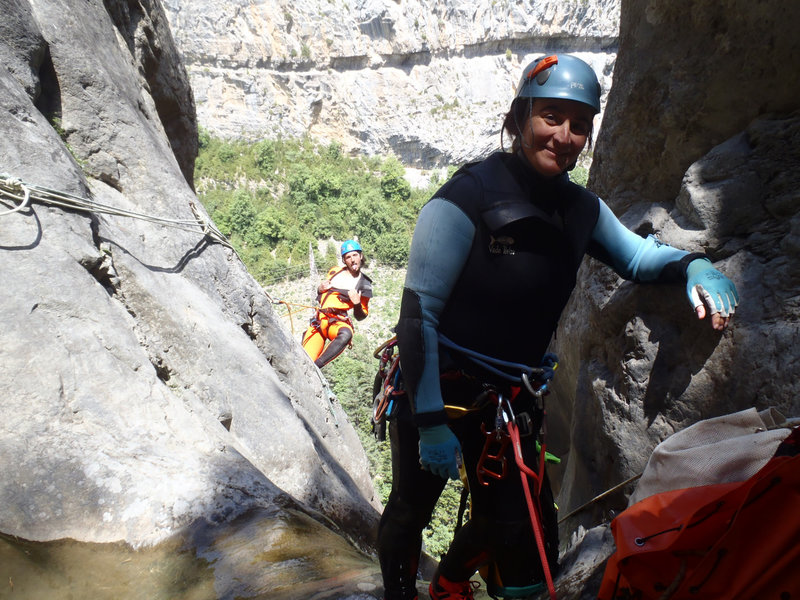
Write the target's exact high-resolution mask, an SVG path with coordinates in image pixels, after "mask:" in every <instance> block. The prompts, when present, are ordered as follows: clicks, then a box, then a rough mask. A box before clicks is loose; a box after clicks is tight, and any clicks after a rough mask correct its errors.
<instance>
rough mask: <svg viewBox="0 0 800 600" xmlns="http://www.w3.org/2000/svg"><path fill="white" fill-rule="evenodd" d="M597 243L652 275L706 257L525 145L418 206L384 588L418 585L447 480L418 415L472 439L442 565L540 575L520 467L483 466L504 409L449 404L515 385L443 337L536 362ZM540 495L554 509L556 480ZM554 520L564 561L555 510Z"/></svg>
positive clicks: (517, 580)
mask: <svg viewBox="0 0 800 600" xmlns="http://www.w3.org/2000/svg"><path fill="white" fill-rule="evenodd" d="M585 254H589V255H591V256H593V257H595V258H598V259H599V260H601V261H603V262H604V263H606V264H608V265H609V266H611V267H612V268H613V269H614V270H615V271H616V272H617V273H619V274H620V275H621V276H622V277H624V278H626V279H630V280H634V281H641V282H661V281H663V282H673V281H675V282H677V281H685V280H686V275H685V271H686V266H687V264H688V263H689V262H690V261H691V260H693V259H694V258H698V257H702V255H694V254H689V253H687V252H685V251H682V250H678V249H675V248H672V247H670V246H668V245H666V244H662V243H660V242H659V241H658V240H656V238H654V237H652V236H649V237H647V238H643V237H641V236H639V235H636V234H635V233H633V232H631V231H630V230H628V229H627V228H626V227H624V226H623V225H622V224H621V223H620V222H619V221H618V220H617V218H616V217H615V216H614V214H613V213H612V212H611V210H610V209H609V208H608V207H607V206H606V204H605V203H604V202H603V201H602V200H601V199H599V198H598V197H597V196H596V195H594V194H593V193H591V192H589V191H587V190H586V189H584V188H583V187H581V186H578V185H576V184H574V183H572V182H570V181H569V178H568V176H567V174H566V173H565V174H562V175H560V176H558V177H555V178H551V179H546V178H543V177H541V176H540V175H538V174H537V173H536V172H535V171H534V170H533V169H532V168H531V167H530V166H529V164H528V163H527V161H526V159H525V158H524V157H522V156H521V155H517V154H508V153H496V154H493V155H492V156H490V157H489V158H487V159H486V160H484V161H482V162H480V163H477V164H475V165H472V166H469V167H467V168H465V169H462V170H461V171H460V172H459V173H458V174H456V175H455V176H454V177H453V178H452V179H451V180H450V181H448V182H447V183H446V184H445V185H444V186H443V187H442V188H441V189H440V190H439V191H438V192H437V193H436V195H435V196H434V197H433V198H432V199H431V201H430V202H428V204H426V205H425V207H424V208H423V209H422V211H421V212H420V215H419V219H418V221H417V226H416V230H415V232H414V238H413V241H412V245H411V251H410V255H409V264H408V272H407V276H406V282H405V289H404V292H403V299H402V304H401V311H400V319H399V322H398V326H397V339H398V347H399V352H400V361H401V367H402V371H403V377H404V381H405V386H406V389H407V391H408V394H409V398H410V403H409V405H408V406H406V407H401V409H400V411H399V413H398V414H397V415H396V416H395V417H394V419H393V420H392V422H391V424H390V437H391V444H392V462H393V483H392V492H391V495H390V497H389V501H388V503H387V505H386V508H385V510H384V513H383V517H382V519H381V525H380V530H379V557H380V561H381V568H382V571H383V577H384V585H385V593H386V596H385V598H386V600H398V599H399V600H410V599H413V598H414V597H415V596H416V591H415V578H416V569H417V561H418V558H419V552H420V547H421V532H422V530H423V528H424V527H425V526H426V524H427V522H428V520H429V519H430V515H431V513H432V511H433V508H434V505H435V504H436V500H437V499H438V497H439V495H440V493H441V491H442V489H443V487H444V485H445V480H444V479H442V478H441V477H439V476H437V475H434V474H432V473H430V472H428V471H424V470H422V469H421V468H420V466H419V450H418V443H419V437H418V432H417V427H418V426H422V427H428V426H432V425H438V424H442V423H448V424H449V425H450V427H451V429H452V430H453V432H454V433H455V435H456V436H457V438H458V439H459V442H460V443H461V446H462V453H463V457H464V464H465V466H466V468H467V474H468V477H469V480H470V481H469V483H470V491H471V494H472V513H471V518H470V521H469V522H468V523H467V524H466V525H465V526H464V527H463V528H462V529H461V530H460V531H459V533H458V535H457V536H456V538H455V540H454V542H453V545H452V546H451V548H450V550H449V551H448V554H447V555H446V556H445V557H444V558H443V559H442V561H441V563H440V571H441V573H442V574H443V575H444V576H445V577H447V578H448V579H450V580H452V581H461V580H465V579H468V578H469V577H470V576H471V575H472V574H473V573H474V572H475V570H476V569H477V568H478V567H479V566H480V565H481V564H482V563H487V562H491V563H493V564H497V565H499V567H498V568H500V569H501V573H500V576H501V578H502V581H503V586H504V587H505V588H507V589H508V590H518V591H519V592H520V593H525V592H526V591H530V589H532V588H531V586H533V585H534V584H535V583H536V582H537V581H541V578H542V572H541V566H540V565H539V564H538V563H539V561H538V560H537V559H536V556H537V551H536V545H535V542H534V539H533V535H532V532H531V528H530V525H529V521H528V512H527V505H526V503H525V500H524V497H523V492H522V488H521V483H520V478H519V474H518V472H515V473H513V474H510V475H509V476H507V477H506V478H504V479H503V480H501V481H496V482H495V481H493V482H491V484H490V485H489V486H482V485H480V484H479V483H478V482H477V481H476V478H475V467H476V464H477V462H478V458H479V456H480V452H481V450H482V448H483V443H484V439H485V437H484V436H483V434H482V433H481V430H480V425H481V423H484V424H485V425H487V427H488V428H489V429H491V427H492V426H493V421H494V416H495V407H494V406H488V407H486V408H484V409H483V410H477V411H474V412H472V413H469V414H468V415H467V416H465V417H462V418H458V419H452V420H450V419H448V417H447V413H446V412H445V404H447V405H459V406H470V405H471V404H472V403H473V402H474V401H475V399H476V397H477V396H478V395H479V394H480V391H481V389H482V386H483V384H485V383H491V384H493V385H496V386H498V388H499V389H501V390H503V389H505V388H504V386H506V387H507V385H508V384H507V382H505V381H503V380H501V379H498V378H497V377H496V376H495V375H493V374H492V373H490V372H487V371H485V370H483V369H481V368H480V367H479V366H476V365H475V364H473V363H471V362H470V361H468V360H464V359H463V358H462V357H461V356H460V355H459V354H458V353H457V352H452V351H448V350H447V349H446V348H443V347H442V346H441V345H440V343H439V335H440V334H442V335H444V336H446V337H447V338H449V339H450V340H452V341H453V342H455V343H456V344H457V345H459V346H463V347H466V348H469V349H470V350H473V351H476V352H479V353H481V354H483V355H486V356H491V357H494V358H498V359H501V360H505V361H510V362H514V363H522V364H526V365H532V366H538V365H539V364H540V361H541V360H542V357H543V355H544V353H545V352H546V349H547V346H548V344H549V343H550V338H551V336H552V334H553V331H554V330H555V328H556V326H557V323H558V320H559V317H560V315H561V312H562V310H563V308H564V306H565V305H566V303H567V301H568V299H569V296H570V294H571V292H572V290H573V288H574V286H575V281H576V274H577V270H578V268H579V266H580V264H581V261H582V260H583V257H584V255H585ZM443 374H444V375H443ZM514 406H515V412H516V413H517V414H519V413H521V412H528V413H529V414H530V416H531V418H532V422H533V424H534V428H535V429H534V432H535V431H538V426H539V424H540V423H541V414H540V413H541V411H539V410H537V408H536V406H535V403H534V401H533V398H532V396H530V394H527V393H526V392H525V390H524V389H523V392H522V393H521V394H520V395H519V396H518V397H517V398H516V399H515V400H514ZM535 437H536V436H535V435H532V436H530V437H528V438H525V439H523V444H525V454H526V463H528V464H535V463H536V461H535V460H534V458H535V455H536V451H535V447H534V443H535ZM510 463H511V466H512V467H514V465H513V458H512V459H510ZM514 468H515V467H514ZM541 501H542V506H543V507H547V506H550V507H552V496H551V493H550V489H549V485H545V488H544V490H543V494H542V498H541ZM546 512H547V511H546ZM543 518H544V521H545V523H544V525H545V529H546V532H547V536H546V537H547V542H548V543H547V552H548V556H549V559H550V562H551V564H552V565H553V567H555V563H556V559H557V556H558V542H557V531H556V529H557V526H556V519H555V511H554V510H553V511H550V512H549V514H545V515H544V517H543Z"/></svg>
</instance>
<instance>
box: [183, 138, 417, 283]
mask: <svg viewBox="0 0 800 600" xmlns="http://www.w3.org/2000/svg"><path fill="white" fill-rule="evenodd" d="M199 146H200V151H199V155H198V158H197V162H196V168H195V184H196V187H197V190H198V196H199V197H200V199H201V200H202V201H203V203H204V204H205V206H206V208H207V209H208V211H209V212H210V213H211V215H212V218H213V219H214V221H215V223H216V224H217V226H218V227H219V228H220V229H221V230H222V231H223V233H225V234H226V235H227V236H229V238H230V240H231V242H232V243H233V245H234V247H236V249H237V251H239V253H240V255H241V256H242V258H243V259H244V260H245V261H246V262H247V265H248V267H249V268H250V271H251V272H252V273H253V274H254V275H255V276H256V277H258V278H259V279H261V280H262V283H264V284H268V283H269V282H270V281H271V280H272V278H273V277H275V276H279V274H281V273H283V274H286V273H292V272H295V273H302V271H301V270H298V269H297V267H298V266H300V265H303V264H307V263H308V253H309V247H311V248H316V246H317V244H316V241H317V240H327V239H329V238H334V239H337V240H343V239H347V238H351V237H354V236H357V237H358V238H359V240H360V241H361V242H362V244H363V245H364V246H365V248H366V249H367V253H368V255H369V257H370V258H372V259H374V260H376V261H377V262H379V263H380V264H384V265H387V266H395V267H402V266H404V265H405V262H406V260H407V258H408V247H409V244H410V241H411V232H412V231H413V227H414V223H415V221H416V216H417V213H418V212H419V208H420V207H421V206H422V204H423V202H424V200H426V199H427V198H428V197H429V196H430V193H431V191H432V190H412V188H411V185H410V184H409V183H408V181H406V179H405V177H404V174H405V170H404V168H403V166H402V165H401V164H400V163H399V162H398V161H397V159H395V158H385V159H384V158H378V157H359V156H347V155H346V154H344V153H343V152H342V149H341V147H340V146H338V145H337V144H329V145H319V144H315V143H313V142H312V141H311V140H309V139H300V140H281V139H278V140H263V141H260V142H257V143H254V144H249V143H246V142H241V141H229V140H220V139H217V138H214V137H213V136H211V135H209V133H208V132H207V131H205V130H201V131H200V144H199ZM316 259H317V261H318V262H319V263H325V264H327V263H326V259H325V257H322V256H317V257H316ZM290 265H293V266H294V267H295V269H294V271H292V270H291V269H289V267H290Z"/></svg>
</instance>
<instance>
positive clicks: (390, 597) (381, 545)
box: [378, 402, 446, 600]
mask: <svg viewBox="0 0 800 600" xmlns="http://www.w3.org/2000/svg"><path fill="white" fill-rule="evenodd" d="M389 439H390V443H391V445H392V446H391V447H392V492H391V494H390V495H389V500H388V502H387V503H386V508H384V510H383V515H382V516H381V522H380V525H379V528H378V558H379V560H380V564H381V572H382V574H383V585H384V594H385V595H384V598H385V600H414V599H415V598H416V597H417V588H416V581H417V567H418V565H419V556H420V551H421V548H422V530H423V529H424V528H425V526H426V525H427V524H428V522H429V521H430V518H431V513H432V512H433V508H434V506H436V501H437V500H438V499H439V495H440V494H441V493H442V490H443V489H444V486H445V483H446V481H445V480H444V479H442V478H441V477H439V476H438V475H434V474H433V473H430V472H428V471H423V470H422V469H421V468H420V466H419V434H418V432H417V428H416V426H415V425H414V423H413V421H412V419H411V409H410V407H409V406H408V402H403V403H402V404H401V405H400V406H399V407H398V410H397V413H395V415H393V416H392V420H391V421H390V423H389Z"/></svg>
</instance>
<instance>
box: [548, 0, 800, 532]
mask: <svg viewBox="0 0 800 600" xmlns="http://www.w3.org/2000/svg"><path fill="white" fill-rule="evenodd" d="M798 18H800V7H798V6H792V7H791V8H789V7H785V6H784V5H783V4H781V3H778V2H762V3H757V4H752V3H744V2H738V1H732V2H724V3H716V4H708V3H703V4H702V5H701V4H697V3H690V2H676V3H669V4H668V5H667V4H662V3H652V2H645V1H631V2H627V3H625V4H624V5H623V10H622V21H621V24H620V47H619V55H618V58H617V64H616V68H615V73H614V88H613V90H612V91H611V93H610V94H609V99H608V104H607V108H606V112H605V117H604V121H603V125H602V129H601V133H600V137H599V139H598V141H597V145H596V151H595V155H594V162H593V166H592V173H591V177H590V181H589V187H590V188H593V189H595V190H596V191H597V192H598V193H599V194H600V195H601V196H602V197H604V198H605V199H606V200H607V201H608V203H609V205H610V206H611V207H612V209H613V210H614V211H615V212H616V213H617V214H618V215H620V216H621V218H622V220H623V222H625V223H626V224H627V225H628V226H629V227H631V228H632V229H634V230H636V231H638V232H640V233H642V234H647V233H655V234H657V235H658V236H659V237H660V238H661V239H662V240H664V241H668V242H670V243H671V244H673V245H675V246H678V247H682V248H685V249H687V250H692V251H701V252H706V253H707V254H708V256H709V257H710V258H711V259H712V261H714V262H715V264H716V266H717V267H718V268H719V269H720V270H722V271H723V272H724V273H726V274H727V275H728V276H729V277H731V278H732V279H733V280H734V281H735V282H736V285H737V286H738V289H739V292H740V295H741V299H742V303H741V306H740V307H739V308H738V309H737V311H736V315H735V317H734V320H733V324H732V327H731V328H729V329H728V330H727V331H726V332H725V333H723V334H719V333H717V332H714V331H713V330H712V329H711V328H710V327H709V326H708V325H707V323H705V322H698V321H697V319H696V318H695V316H694V315H693V313H692V311H691V309H690V306H689V304H688V302H687V299H686V294H685V292H684V291H683V290H681V289H678V288H677V287H675V288H665V287H660V286H652V287H648V286H636V285H634V284H630V283H624V282H622V281H620V280H619V279H618V278H617V277H616V276H615V275H613V274H611V273H609V271H608V270H607V269H605V268H604V267H601V266H599V264H598V263H593V262H590V263H587V264H585V265H584V267H583V272H582V275H581V277H580V281H581V284H580V286H579V289H577V290H576V293H575V294H574V296H573V298H572V301H571V304H570V306H569V307H568V308H567V310H566V311H565V315H567V316H566V317H565V318H564V319H563V321H562V323H561V327H560V329H559V332H558V339H557V341H556V346H557V348H556V350H557V352H558V353H559V354H560V356H561V358H562V366H563V367H564V370H563V371H561V372H560V378H559V382H558V384H557V387H558V392H559V393H558V394H557V398H558V399H557V401H556V402H555V403H554V404H553V405H551V414H552V415H553V419H552V422H553V423H554V427H553V428H551V434H552V435H551V440H553V442H554V443H556V444H558V441H559V440H566V439H570V440H571V442H570V444H569V445H563V446H562V447H561V448H559V450H560V451H562V452H563V453H564V455H565V456H566V457H568V461H567V463H568V466H567V470H566V473H565V476H564V482H563V486H564V487H563V488H562V491H561V498H560V502H559V505H560V506H561V507H562V508H565V509H567V510H569V509H573V508H575V507H577V506H579V505H581V504H582V503H583V502H585V501H587V500H589V499H590V498H591V497H592V496H593V495H594V494H598V493H600V492H601V491H604V490H606V489H609V488H610V487H611V486H612V485H615V484H617V483H619V482H621V481H624V480H625V479H627V478H628V477H630V476H632V475H634V474H636V473H639V472H641V470H642V468H643V467H644V464H645V462H646V460H647V457H648V455H649V453H650V451H651V450H652V449H653V447H654V446H655V444H656V443H657V442H659V441H661V440H663V439H664V438H666V437H667V436H668V435H670V434H671V433H673V432H674V431H676V430H677V429H680V428H683V427H685V426H687V425H689V424H692V423H694V422H696V421H698V420H700V419H705V418H708V417H712V416H718V415H721V414H726V413H732V412H737V411H739V410H743V409H745V408H748V407H750V406H755V407H756V408H758V409H763V408H766V407H768V406H775V407H776V408H778V409H779V410H780V411H782V412H783V414H784V415H787V416H798V414H800V400H799V399H798V398H800V394H798V392H800V390H798V379H800V362H799V361H798V360H797V358H798V355H800V325H798V323H799V322H800V319H799V318H798V317H800V313H799V312H798V289H800V287H798V284H800V260H798V258H800V257H799V256H798V231H800V229H799V226H800V214H799V213H800V196H798V193H797V189H798V187H799V186H800V181H799V179H800V113H798V109H800V100H798V98H800V42H798V39H797V36H796V35H795V32H794V28H793V27H792V26H791V25H790V23H793V22H797V19H798ZM753 39H761V40H765V45H764V46H763V47H759V49H758V51H756V50H755V48H751V47H750V45H749V42H748V40H753ZM643 57H646V60H642V58H643ZM628 491H630V488H628ZM624 505H625V503H624V498H621V497H620V494H618V495H617V496H615V497H612V498H610V499H608V500H607V501H606V502H603V503H600V504H598V505H596V506H594V507H593V510H587V511H585V512H584V513H583V514H582V515H579V517H578V519H579V520H581V522H582V523H583V524H584V525H589V524H593V523H596V522H598V520H600V519H602V518H607V517H608V515H609V512H608V511H609V510H610V509H617V510H618V509H620V508H622V507H624ZM567 525H568V528H571V527H574V525H575V522H574V520H573V522H572V523H568V524H567Z"/></svg>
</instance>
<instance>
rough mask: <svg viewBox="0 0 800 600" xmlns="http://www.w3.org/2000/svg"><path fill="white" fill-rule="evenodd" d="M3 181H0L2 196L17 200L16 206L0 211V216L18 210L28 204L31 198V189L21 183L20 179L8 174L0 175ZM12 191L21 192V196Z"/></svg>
mask: <svg viewBox="0 0 800 600" xmlns="http://www.w3.org/2000/svg"><path fill="white" fill-rule="evenodd" d="M0 177H2V179H3V181H1V182H0V193H2V196H4V197H6V198H9V199H11V200H12V201H16V202H19V204H17V206H15V207H14V208H11V209H9V210H5V211H3V212H0V217H2V216H4V215H10V214H11V213H15V212H19V211H21V210H22V209H23V208H25V207H26V206H27V205H28V202H29V201H30V199H31V191H30V190H29V189H28V187H27V186H26V185H25V184H24V183H22V180H21V179H18V178H16V177H10V176H8V175H0ZM14 192H18V193H20V194H22V196H21V197H20V196H18V195H15V194H14Z"/></svg>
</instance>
